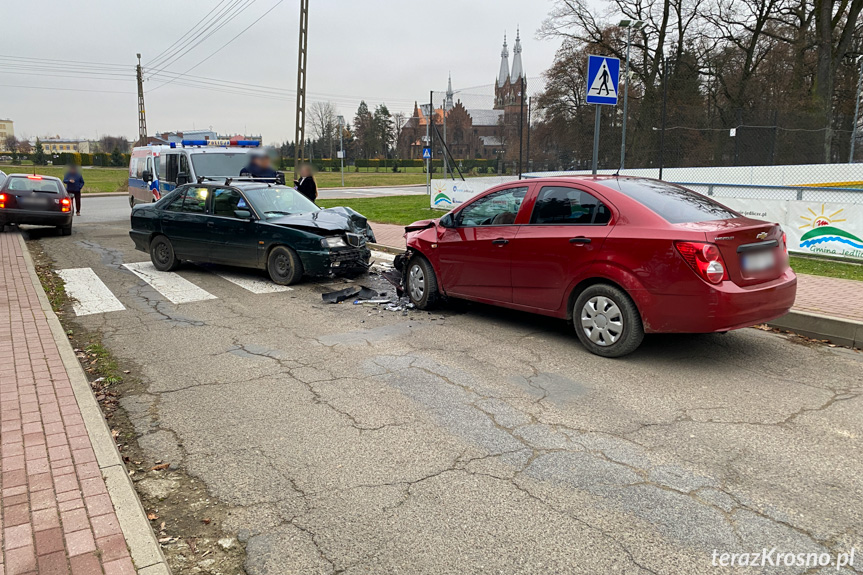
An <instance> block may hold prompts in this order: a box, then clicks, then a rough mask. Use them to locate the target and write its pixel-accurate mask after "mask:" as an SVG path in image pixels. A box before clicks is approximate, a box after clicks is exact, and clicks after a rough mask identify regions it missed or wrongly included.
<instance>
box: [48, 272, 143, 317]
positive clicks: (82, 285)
mask: <svg viewBox="0 0 863 575" xmlns="http://www.w3.org/2000/svg"><path fill="white" fill-rule="evenodd" d="M57 275H59V276H60V277H61V278H63V282H64V283H65V284H66V286H65V289H66V293H67V294H69V297H71V298H72V310H73V311H74V312H75V315H77V316H82V315H93V314H97V313H107V312H109V311H123V310H125V309H126V307H125V306H124V305H123V304H122V303H120V300H118V299H117V298H116V297H115V296H114V294H113V293H112V292H111V290H110V289H108V286H106V285H105V282H103V281H102V280H101V279H99V276H97V275H96V272H94V271H93V270H92V269H91V268H70V269H65V270H57Z"/></svg>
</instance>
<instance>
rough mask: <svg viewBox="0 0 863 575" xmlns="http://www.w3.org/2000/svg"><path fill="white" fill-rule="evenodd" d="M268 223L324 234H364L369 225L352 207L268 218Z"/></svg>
mask: <svg viewBox="0 0 863 575" xmlns="http://www.w3.org/2000/svg"><path fill="white" fill-rule="evenodd" d="M267 223H268V224H275V225H277V226H285V227H289V228H300V229H303V230H306V231H310V232H316V231H319V232H320V233H321V234H323V235H329V234H331V233H332V232H341V231H345V232H352V233H355V234H362V233H364V232H365V231H366V227H367V226H368V221H367V220H366V218H365V216H363V215H361V214H359V213H357V212H355V211H354V210H352V209H350V208H327V209H325V210H320V211H317V212H308V213H305V214H292V215H289V216H282V217H280V218H273V219H270V220H267Z"/></svg>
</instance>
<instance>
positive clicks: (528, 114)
mask: <svg viewBox="0 0 863 575" xmlns="http://www.w3.org/2000/svg"><path fill="white" fill-rule="evenodd" d="M532 103H533V98H528V99H527V171H528V172H530V171H531V169H530V107H531V104H532Z"/></svg>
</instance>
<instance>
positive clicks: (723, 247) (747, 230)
mask: <svg viewBox="0 0 863 575" xmlns="http://www.w3.org/2000/svg"><path fill="white" fill-rule="evenodd" d="M684 225H685V227H686V228H687V229H698V230H701V231H703V232H704V235H705V240H706V241H708V242H711V243H714V244H716V246H717V247H718V248H719V252H720V253H721V254H722V259H723V260H724V261H725V266H726V269H727V270H728V277H729V279H730V280H731V281H733V282H734V283H736V284H737V285H739V286H748V285H754V284H759V283H763V282H768V281H770V280H774V279H776V278H778V277H779V276H781V275H782V273H783V272H784V271H785V269H786V268H787V267H788V261H787V259H788V258H787V257H786V255H785V245H784V243H783V240H782V228H781V227H780V226H779V224H775V223H770V222H764V221H761V220H754V219H751V218H742V217H741V218H734V219H730V220H717V221H711V222H701V223H696V224H684Z"/></svg>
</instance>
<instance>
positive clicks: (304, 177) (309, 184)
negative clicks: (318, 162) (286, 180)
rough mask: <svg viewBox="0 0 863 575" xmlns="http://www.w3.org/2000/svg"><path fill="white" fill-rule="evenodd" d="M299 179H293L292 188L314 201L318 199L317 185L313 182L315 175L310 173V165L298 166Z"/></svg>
mask: <svg viewBox="0 0 863 575" xmlns="http://www.w3.org/2000/svg"><path fill="white" fill-rule="evenodd" d="M299 176H300V179H299V180H294V188H295V189H296V190H297V191H298V192H300V193H301V194H303V195H304V196H305V197H307V198H308V199H309V200H310V201H312V202H314V201H315V200H316V199H318V186H317V184H315V177H314V176H313V175H312V167H311V166H310V165H309V164H303V165H302V166H300V171H299Z"/></svg>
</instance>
